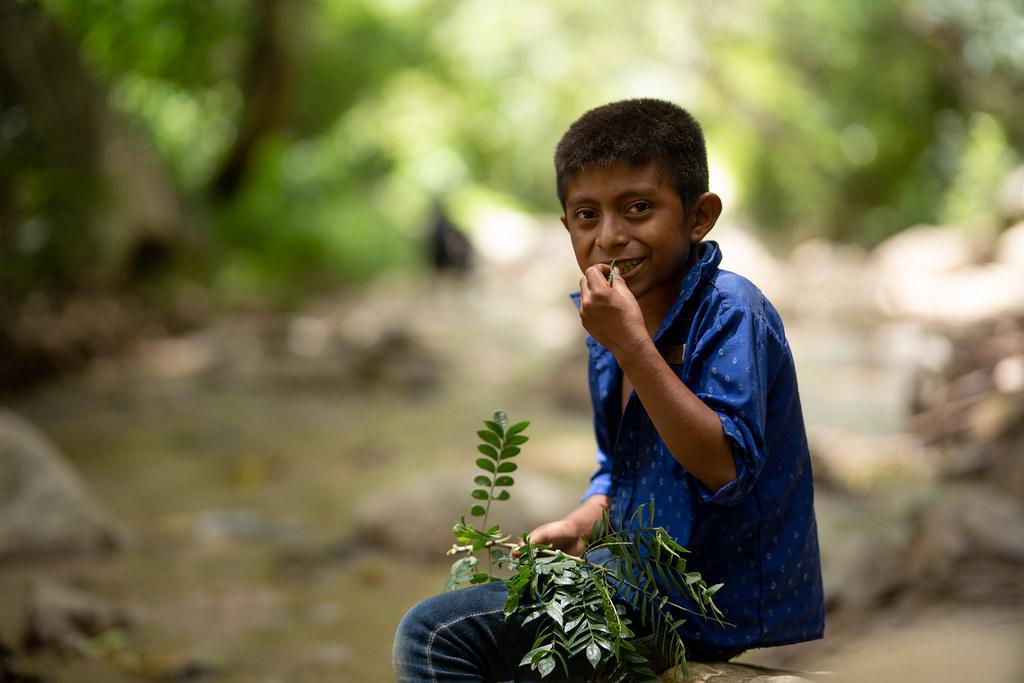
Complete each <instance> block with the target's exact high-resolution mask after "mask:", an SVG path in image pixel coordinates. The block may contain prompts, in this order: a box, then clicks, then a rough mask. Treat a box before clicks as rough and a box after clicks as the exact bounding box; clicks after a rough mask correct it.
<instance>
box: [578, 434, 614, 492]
mask: <svg viewBox="0 0 1024 683" xmlns="http://www.w3.org/2000/svg"><path fill="white" fill-rule="evenodd" d="M611 491H612V465H611V460H610V459H609V458H608V455H607V454H606V453H605V452H604V450H603V449H602V448H601V447H600V446H599V447H598V448H597V470H596V471H595V472H594V474H593V475H592V476H591V477H590V486H588V487H587V490H586V492H585V493H584V494H583V497H582V498H580V502H581V503H582V502H583V501H585V500H586V499H587V498H590V497H591V496H594V495H598V494H601V495H605V496H607V495H610V494H611Z"/></svg>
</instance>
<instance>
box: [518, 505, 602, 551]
mask: <svg viewBox="0 0 1024 683" xmlns="http://www.w3.org/2000/svg"><path fill="white" fill-rule="evenodd" d="M609 505H611V499H610V498H608V496H606V495H604V494H596V495H593V496H590V497H589V498H587V499H586V500H585V501H583V504H582V505H580V506H579V507H578V508H576V509H575V510H574V511H572V512H571V513H570V514H568V515H566V516H565V517H564V518H563V519H560V520H558V521H557V522H548V523H547V524H541V525H540V526H539V527H537V528H536V529H534V530H533V531H531V532H530V533H529V534H528V535H529V537H530V543H546V544H548V545H550V546H551V547H553V548H555V549H557V550H561V551H562V552H563V553H566V554H568V555H575V556H576V557H581V556H582V555H583V551H584V550H586V549H587V543H589V542H590V539H589V537H588V535H589V534H590V532H591V530H592V529H593V528H594V523H595V522H598V521H600V520H601V517H602V516H603V515H604V511H605V510H607V509H608V507H609Z"/></svg>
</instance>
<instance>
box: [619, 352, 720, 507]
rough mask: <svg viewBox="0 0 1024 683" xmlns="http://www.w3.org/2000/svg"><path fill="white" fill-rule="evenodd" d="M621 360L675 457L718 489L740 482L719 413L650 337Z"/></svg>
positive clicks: (622, 355)
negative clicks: (702, 398)
mask: <svg viewBox="0 0 1024 683" xmlns="http://www.w3.org/2000/svg"><path fill="white" fill-rule="evenodd" d="M616 356H617V359H618V361H619V365H620V366H621V367H622V371H623V373H624V374H625V375H626V377H628V378H629V381H630V382H631V383H632V385H633V390H634V391H636V395H637V396H638V397H639V399H640V401H641V403H643V405H644V409H645V410H646V411H647V414H648V415H649V416H650V418H651V422H652V423H654V427H655V429H657V430H658V434H659V435H660V436H661V438H662V440H663V441H664V442H665V445H666V446H668V449H669V451H671V453H672V456H673V457H674V458H675V459H676V460H677V461H679V463H680V464H682V466H683V467H685V468H686V470H687V471H688V472H689V473H690V474H692V475H693V476H694V477H696V478H697V479H698V480H699V481H700V482H701V483H702V484H704V485H705V486H707V487H708V488H709V489H711V490H712V491H717V490H718V489H720V488H721V487H722V486H725V485H726V484H728V483H729V482H730V481H732V480H733V479H735V478H736V465H735V463H734V462H733V459H732V448H731V447H730V445H729V441H728V439H727V438H726V436H725V432H724V431H723V430H722V423H721V421H720V420H719V419H718V415H717V414H716V413H715V411H713V410H712V409H711V408H709V407H708V406H707V405H705V403H704V402H703V401H701V400H700V399H699V398H697V396H696V395H695V394H694V393H693V392H692V391H690V389H689V388H688V387H687V386H686V385H685V384H683V382H682V381H680V379H679V377H678V376H677V375H676V373H675V372H674V371H673V370H672V368H671V367H669V365H668V363H666V362H665V359H664V358H662V356H661V354H660V353H659V352H658V350H657V348H655V346H654V342H653V341H652V340H651V339H650V338H647V339H646V340H644V341H642V342H640V343H637V344H635V345H634V346H632V347H631V348H629V349H625V350H622V351H620V352H619V353H618V354H616Z"/></svg>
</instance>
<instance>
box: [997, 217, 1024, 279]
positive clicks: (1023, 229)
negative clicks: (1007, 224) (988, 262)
mask: <svg viewBox="0 0 1024 683" xmlns="http://www.w3.org/2000/svg"><path fill="white" fill-rule="evenodd" d="M996 259H997V260H998V261H999V262H1000V263H1005V264H1006V265H1008V266H1012V267H1016V268H1019V269H1024V220H1022V221H1021V222H1019V223H1017V224H1016V225H1014V226H1013V227H1012V228H1008V229H1007V230H1006V231H1005V232H1003V234H1002V235H1000V236H999V243H998V244H997V245H996Z"/></svg>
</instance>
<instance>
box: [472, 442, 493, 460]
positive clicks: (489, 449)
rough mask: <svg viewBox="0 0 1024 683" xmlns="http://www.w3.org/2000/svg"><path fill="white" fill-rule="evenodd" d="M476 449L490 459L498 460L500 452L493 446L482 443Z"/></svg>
mask: <svg viewBox="0 0 1024 683" xmlns="http://www.w3.org/2000/svg"><path fill="white" fill-rule="evenodd" d="M476 449H477V450H478V451H480V452H481V453H483V454H484V455H486V456H488V457H491V458H494V459H495V460H497V459H498V451H497V450H496V449H495V448H494V447H493V446H488V445H487V444H485V443H482V444H480V445H479V446H477V447H476Z"/></svg>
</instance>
